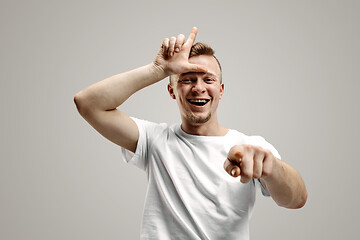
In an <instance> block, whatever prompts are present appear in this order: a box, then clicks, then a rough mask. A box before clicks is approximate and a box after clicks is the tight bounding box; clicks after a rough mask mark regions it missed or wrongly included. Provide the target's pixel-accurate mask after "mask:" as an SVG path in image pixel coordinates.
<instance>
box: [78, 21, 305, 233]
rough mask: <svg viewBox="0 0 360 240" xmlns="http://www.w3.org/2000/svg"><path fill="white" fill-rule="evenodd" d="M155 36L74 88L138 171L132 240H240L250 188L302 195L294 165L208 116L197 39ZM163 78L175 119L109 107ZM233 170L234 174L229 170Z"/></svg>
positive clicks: (206, 66)
mask: <svg viewBox="0 0 360 240" xmlns="http://www.w3.org/2000/svg"><path fill="white" fill-rule="evenodd" d="M196 34H197V29H196V28H193V29H192V32H191V33H190V35H189V37H188V39H187V40H186V41H185V36H184V35H182V34H180V35H179V36H178V37H176V38H175V37H172V38H170V39H168V38H165V39H164V41H163V43H162V46H161V48H160V50H159V52H158V53H157V56H156V58H155V60H154V61H153V62H152V63H151V64H149V65H146V66H143V67H140V68H138V69H135V70H132V71H129V72H125V73H122V74H119V75H115V76H113V77H110V78H108V79H105V80H103V81H100V82H98V83H96V84H94V85H92V86H90V87H88V88H86V89H84V90H82V91H81V92H79V93H78V94H76V96H75V98H74V100H75V103H76V106H77V108H78V110H79V112H80V114H81V115H82V116H83V117H84V118H85V119H86V120H87V121H88V122H89V123H90V124H91V125H92V126H93V127H94V128H95V129H96V130H97V131H98V132H99V133H101V134H102V135H103V136H105V137H106V138H108V139H109V140H110V141H112V142H114V143H116V144H118V145H120V146H121V147H122V149H123V152H124V158H125V160H126V161H127V162H129V163H132V164H135V165H137V166H138V167H140V168H141V169H143V170H145V171H146V172H147V174H148V181H149V186H148V192H147V195H146V201H145V209H144V216H143V222H142V232H141V238H142V239H248V238H249V218H250V216H251V212H252V208H253V205H254V201H255V187H256V185H259V186H260V187H261V189H262V192H263V194H264V195H270V196H271V197H272V198H273V199H274V201H275V202H276V203H277V204H278V205H279V206H283V207H286V208H300V207H302V206H303V205H304V204H305V202H306V199H307V192H306V188H305V185H304V183H303V181H302V179H301V177H300V175H299V174H298V173H297V171H296V170H295V169H294V168H292V167H291V166H289V165H288V164H286V163H285V162H283V161H281V160H280V159H279V158H280V156H279V154H278V152H277V151H276V149H275V148H274V147H273V146H272V145H270V144H269V143H268V142H266V141H265V140H264V139H263V138H261V137H257V136H246V135H244V134H242V133H240V132H238V131H235V130H229V129H226V128H225V127H223V126H221V125H220V124H219V123H218V118H217V113H216V109H217V106H218V103H219V100H220V99H221V97H222V94H223V91H224V84H223V83H222V75H221V66H220V63H219V62H218V60H217V59H216V57H215V56H214V52H213V50H212V49H211V48H210V47H209V46H208V45H206V44H202V43H197V44H195V45H193V43H194V41H195V37H196ZM166 77H170V83H169V85H168V91H169V94H170V96H171V97H172V98H173V99H175V100H176V101H177V104H178V106H179V110H180V114H181V120H182V123H181V125H170V126H169V125H167V124H155V123H151V122H148V121H144V120H139V119H135V118H130V117H129V116H127V115H126V114H124V113H122V112H121V111H119V110H117V109H116V108H117V107H118V106H119V105H121V104H122V103H123V102H124V101H125V100H126V99H128V98H129V97H130V96H131V95H132V94H134V93H135V92H136V91H138V90H140V89H142V88H144V87H147V86H149V85H151V84H153V83H155V82H157V81H160V80H162V79H164V78H166ZM239 176H240V180H239V178H238V177H239Z"/></svg>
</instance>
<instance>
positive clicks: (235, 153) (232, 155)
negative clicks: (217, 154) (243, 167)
mask: <svg viewBox="0 0 360 240" xmlns="http://www.w3.org/2000/svg"><path fill="white" fill-rule="evenodd" d="M227 158H228V159H229V160H230V161H231V162H234V163H237V164H240V163H241V161H242V158H243V148H242V146H241V145H235V146H233V147H232V148H231V149H230V151H229V152H228V155H227Z"/></svg>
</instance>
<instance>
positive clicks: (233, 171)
mask: <svg viewBox="0 0 360 240" xmlns="http://www.w3.org/2000/svg"><path fill="white" fill-rule="evenodd" d="M224 169H225V171H226V172H227V173H228V174H229V175H230V176H233V177H238V176H239V175H240V167H239V166H238V164H237V163H236V162H234V161H231V160H229V159H226V160H225V162H224Z"/></svg>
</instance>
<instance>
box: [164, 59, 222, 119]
mask: <svg viewBox="0 0 360 240" xmlns="http://www.w3.org/2000/svg"><path fill="white" fill-rule="evenodd" d="M189 62H190V63H193V64H200V65H203V66H205V67H207V69H208V72H207V73H202V72H189V73H183V74H181V75H177V76H173V77H172V84H171V85H170V84H169V86H168V90H169V93H170V96H171V97H172V98H173V99H176V102H177V104H178V106H179V109H180V114H181V118H182V121H183V122H184V121H186V122H188V123H190V124H196V125H198V124H203V123H206V122H208V121H209V120H216V121H217V117H216V109H217V106H218V104H219V100H220V99H221V96H222V94H223V91H224V84H222V83H221V71H220V67H219V65H218V63H217V61H216V60H215V58H214V57H213V56H207V55H200V56H195V57H191V58H190V59H189Z"/></svg>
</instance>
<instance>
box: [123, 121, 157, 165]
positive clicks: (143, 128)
mask: <svg viewBox="0 0 360 240" xmlns="http://www.w3.org/2000/svg"><path fill="white" fill-rule="evenodd" d="M131 119H133V120H134V122H135V123H136V125H137V127H138V130H139V139H138V142H137V145H136V151H135V153H133V152H131V151H129V150H127V149H125V148H123V147H121V152H122V159H123V160H124V161H125V162H126V163H130V164H133V165H135V166H137V167H138V168H140V169H142V170H144V171H145V170H146V168H147V164H148V163H147V154H148V149H149V145H150V143H151V137H152V136H154V133H156V128H157V127H158V126H159V124H156V123H152V122H149V121H145V120H141V119H137V118H134V117H132V118H131Z"/></svg>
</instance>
